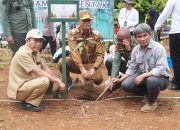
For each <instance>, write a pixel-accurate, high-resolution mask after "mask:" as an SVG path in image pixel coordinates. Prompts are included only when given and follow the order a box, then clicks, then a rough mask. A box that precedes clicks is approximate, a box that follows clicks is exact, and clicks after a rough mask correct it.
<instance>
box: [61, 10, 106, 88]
mask: <svg viewBox="0 0 180 130" xmlns="http://www.w3.org/2000/svg"><path fill="white" fill-rule="evenodd" d="M79 17H80V20H79V26H78V27H77V28H75V29H72V30H70V31H69V34H68V45H69V47H70V52H71V56H70V57H66V63H67V80H68V83H72V79H71V77H70V72H73V73H79V74H82V76H83V78H84V79H85V83H87V82H88V81H90V82H91V83H95V84H96V85H99V84H100V83H102V81H103V78H102V74H101V71H100V69H99V68H100V65H101V64H102V62H103V59H104V51H105V50H104V44H103V42H102V37H101V36H100V34H99V33H98V32H97V31H94V30H93V29H92V28H91V25H92V14H91V12H89V11H81V12H80V14H79ZM58 67H59V70H60V71H62V60H59V62H58Z"/></svg>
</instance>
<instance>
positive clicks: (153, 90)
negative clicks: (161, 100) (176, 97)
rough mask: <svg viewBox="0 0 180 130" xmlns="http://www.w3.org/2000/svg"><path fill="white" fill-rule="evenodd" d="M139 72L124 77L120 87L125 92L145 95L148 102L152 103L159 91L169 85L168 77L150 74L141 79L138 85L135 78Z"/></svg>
mask: <svg viewBox="0 0 180 130" xmlns="http://www.w3.org/2000/svg"><path fill="white" fill-rule="evenodd" d="M139 75H140V74H139V73H135V74H133V75H131V76H130V77H128V78H127V79H125V80H124V81H123V82H122V84H121V87H122V89H124V90H125V91H127V92H131V93H133V94H135V95H138V96H144V95H146V96H147V100H148V103H149V104H152V103H154V102H155V101H156V99H157V97H158V95H159V92H160V91H162V90H164V89H166V88H167V87H168V85H169V79H168V78H165V77H155V76H150V77H148V78H146V79H145V80H143V81H142V82H141V84H140V86H136V85H135V78H136V77H137V76H139Z"/></svg>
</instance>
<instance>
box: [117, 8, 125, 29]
mask: <svg viewBox="0 0 180 130" xmlns="http://www.w3.org/2000/svg"><path fill="white" fill-rule="evenodd" d="M123 21H124V20H123V8H122V9H121V10H120V12H119V18H118V22H119V26H120V27H123V24H124V22H123Z"/></svg>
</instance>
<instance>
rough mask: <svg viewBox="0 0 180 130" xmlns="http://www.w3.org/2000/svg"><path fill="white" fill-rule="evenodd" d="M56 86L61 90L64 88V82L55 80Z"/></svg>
mask: <svg viewBox="0 0 180 130" xmlns="http://www.w3.org/2000/svg"><path fill="white" fill-rule="evenodd" d="M57 86H58V88H59V90H60V91H63V90H64V89H65V84H64V83H63V82H61V81H60V80H59V81H58V82H57Z"/></svg>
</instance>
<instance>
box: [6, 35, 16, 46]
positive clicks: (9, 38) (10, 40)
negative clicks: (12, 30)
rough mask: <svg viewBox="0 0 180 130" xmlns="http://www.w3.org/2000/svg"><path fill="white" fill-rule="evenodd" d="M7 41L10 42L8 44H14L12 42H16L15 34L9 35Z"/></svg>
mask: <svg viewBox="0 0 180 130" xmlns="http://www.w3.org/2000/svg"><path fill="white" fill-rule="evenodd" d="M6 40H7V42H8V44H9V45H12V44H14V37H13V36H9V37H7V39H6Z"/></svg>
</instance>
